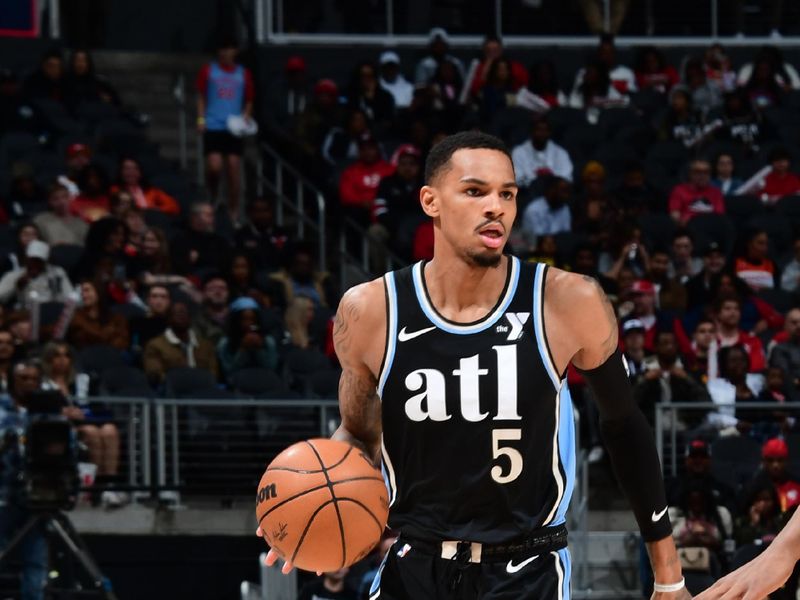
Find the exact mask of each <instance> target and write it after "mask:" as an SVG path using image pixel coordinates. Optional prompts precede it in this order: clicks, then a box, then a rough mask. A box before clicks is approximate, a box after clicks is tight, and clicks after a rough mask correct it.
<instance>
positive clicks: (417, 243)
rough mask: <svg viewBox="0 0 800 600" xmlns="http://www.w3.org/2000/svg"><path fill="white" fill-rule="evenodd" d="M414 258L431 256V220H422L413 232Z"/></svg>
mask: <svg viewBox="0 0 800 600" xmlns="http://www.w3.org/2000/svg"><path fill="white" fill-rule="evenodd" d="M413 253H414V260H431V259H432V258H433V221H424V222H422V223H420V225H419V227H417V231H416V232H414V248H413Z"/></svg>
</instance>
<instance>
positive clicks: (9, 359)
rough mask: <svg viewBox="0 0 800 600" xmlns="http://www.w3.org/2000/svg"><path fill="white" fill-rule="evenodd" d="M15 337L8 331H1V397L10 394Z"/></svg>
mask: <svg viewBox="0 0 800 600" xmlns="http://www.w3.org/2000/svg"><path fill="white" fill-rule="evenodd" d="M14 350H15V348H14V336H13V335H11V332H10V331H8V330H7V329H0V396H5V395H6V394H7V393H8V383H9V377H10V376H11V365H13V364H14Z"/></svg>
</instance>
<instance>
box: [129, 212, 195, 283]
mask: <svg viewBox="0 0 800 600" xmlns="http://www.w3.org/2000/svg"><path fill="white" fill-rule="evenodd" d="M133 268H134V270H135V271H136V273H135V276H136V278H137V280H138V283H139V284H141V285H142V286H145V287H150V286H154V285H177V286H179V287H180V288H181V289H183V290H184V291H187V290H190V289H193V288H194V285H193V284H192V282H191V281H189V279H188V278H186V277H184V276H183V275H176V274H175V272H174V270H173V268H172V261H171V260H170V255H169V244H168V243H167V236H166V235H164V232H163V231H162V230H161V229H159V228H158V227H150V228H148V229H147V230H146V231H145V232H144V235H143V236H142V248H141V251H140V252H139V253H138V254H137V255H136V259H135V261H134V267H133Z"/></svg>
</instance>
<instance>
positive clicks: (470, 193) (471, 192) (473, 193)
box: [466, 187, 481, 197]
mask: <svg viewBox="0 0 800 600" xmlns="http://www.w3.org/2000/svg"><path fill="white" fill-rule="evenodd" d="M466 193H467V196H473V197H478V196H480V195H481V190H480V189H479V188H476V187H471V188H467V190H466Z"/></svg>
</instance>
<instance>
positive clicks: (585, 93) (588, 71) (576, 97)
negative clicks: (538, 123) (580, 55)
mask: <svg viewBox="0 0 800 600" xmlns="http://www.w3.org/2000/svg"><path fill="white" fill-rule="evenodd" d="M625 104H627V99H626V97H625V96H623V95H622V94H620V93H619V92H618V91H617V90H616V89H615V88H614V86H613V85H611V78H610V77H609V75H608V68H607V67H606V66H605V65H604V64H603V63H601V62H597V61H593V62H590V63H589V64H588V65H586V68H585V70H584V73H583V81H582V82H581V84H580V85H579V86H578V87H577V88H575V89H574V90H573V91H572V94H571V95H570V98H569V105H570V106H571V107H572V108H580V109H587V108H592V107H597V108H602V107H605V106H615V105H616V106H622V105H625Z"/></svg>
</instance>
